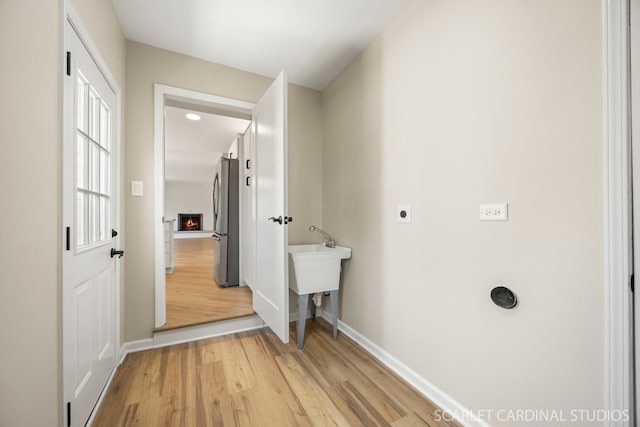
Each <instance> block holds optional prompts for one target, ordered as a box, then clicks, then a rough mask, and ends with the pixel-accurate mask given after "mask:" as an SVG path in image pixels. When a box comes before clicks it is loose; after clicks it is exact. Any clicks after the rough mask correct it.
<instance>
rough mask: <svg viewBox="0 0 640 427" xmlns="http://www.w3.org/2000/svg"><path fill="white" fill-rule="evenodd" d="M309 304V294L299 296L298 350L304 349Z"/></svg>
mask: <svg viewBox="0 0 640 427" xmlns="http://www.w3.org/2000/svg"><path fill="white" fill-rule="evenodd" d="M308 303H309V294H306V295H298V323H297V325H296V326H297V331H298V348H299V349H302V347H304V327H305V323H306V322H307V304H308Z"/></svg>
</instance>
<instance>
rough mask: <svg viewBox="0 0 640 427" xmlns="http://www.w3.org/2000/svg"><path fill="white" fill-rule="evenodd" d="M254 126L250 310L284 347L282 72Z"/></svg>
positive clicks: (284, 119)
mask: <svg viewBox="0 0 640 427" xmlns="http://www.w3.org/2000/svg"><path fill="white" fill-rule="evenodd" d="M252 126H254V133H253V135H254V138H255V147H256V151H257V153H256V162H255V163H256V172H255V178H256V196H257V197H256V217H257V218H256V219H257V235H256V274H255V282H254V286H253V287H252V291H253V309H254V311H255V312H256V313H257V314H258V315H259V316H260V317H261V318H262V319H263V320H264V321H265V323H266V324H267V325H268V326H269V327H270V328H271V329H272V330H273V332H275V334H276V335H277V336H278V337H280V339H281V340H282V341H283V342H284V343H288V342H289V276H288V274H289V256H288V253H287V245H288V233H287V223H288V222H289V221H288V217H287V215H288V210H287V76H286V73H285V72H284V71H283V72H281V73H280V75H279V76H278V77H277V78H276V79H275V81H274V82H273V84H272V85H271V87H269V89H268V90H267V91H266V92H265V94H264V95H263V96H262V98H261V99H260V101H258V103H257V104H256V106H255V108H254V110H253V120H252Z"/></svg>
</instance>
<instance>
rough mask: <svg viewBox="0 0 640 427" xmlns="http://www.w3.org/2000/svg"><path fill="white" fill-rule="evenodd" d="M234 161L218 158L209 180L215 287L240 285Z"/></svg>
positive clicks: (236, 190) (236, 175)
mask: <svg viewBox="0 0 640 427" xmlns="http://www.w3.org/2000/svg"><path fill="white" fill-rule="evenodd" d="M238 168H239V166H238V159H227V158H225V157H222V158H221V159H220V162H218V165H217V168H216V177H215V178H214V180H213V230H214V232H213V235H212V236H211V238H212V239H213V240H214V245H213V246H214V248H213V276H214V278H215V280H216V283H218V286H220V287H223V288H226V287H228V286H238V285H239V284H240V266H239V261H240V238H239V231H240V230H239V223H240V214H239V198H240V191H239V186H240V175H239V169H238Z"/></svg>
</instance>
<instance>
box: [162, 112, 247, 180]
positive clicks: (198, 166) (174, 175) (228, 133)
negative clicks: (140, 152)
mask: <svg viewBox="0 0 640 427" xmlns="http://www.w3.org/2000/svg"><path fill="white" fill-rule="evenodd" d="M189 112H190V110H183V109H181V108H175V107H165V172H164V173H165V180H166V181H182V182H207V183H209V182H213V178H214V176H215V165H216V163H217V162H218V160H219V159H220V156H221V155H222V153H226V152H228V151H229V147H230V146H231V144H232V143H233V140H234V139H235V137H236V135H237V134H238V133H243V132H244V131H245V130H246V129H247V127H248V126H249V123H250V121H249V120H244V119H236V118H233V117H225V116H218V115H215V114H207V113H202V112H196V113H197V114H198V115H199V116H200V117H201V120H199V121H193V120H189V119H187V118H186V117H185V114H186V113H189Z"/></svg>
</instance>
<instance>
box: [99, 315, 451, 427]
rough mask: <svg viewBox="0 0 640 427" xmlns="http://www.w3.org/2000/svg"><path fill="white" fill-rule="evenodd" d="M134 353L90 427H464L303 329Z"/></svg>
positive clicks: (381, 371)
mask: <svg viewBox="0 0 640 427" xmlns="http://www.w3.org/2000/svg"><path fill="white" fill-rule="evenodd" d="M306 329H307V332H306V336H305V348H304V349H303V350H297V348H296V345H295V342H296V337H295V324H294V323H292V324H291V340H290V342H289V344H288V345H284V344H282V343H281V342H280V341H279V340H278V338H277V337H276V336H275V335H274V334H273V333H272V332H271V331H270V330H268V329H261V330H258V331H251V332H244V333H240V334H234V335H227V336H224V337H217V338H212V339H208V340H203V341H197V342H192V343H187V344H181V345H177V346H171V347H165V348H160V349H154V350H148V351H142V352H138V353H132V354H129V355H128V356H127V358H126V359H125V360H124V362H123V364H122V365H121V366H120V367H119V368H118V371H117V372H116V374H115V377H114V379H113V381H112V383H111V385H110V386H109V389H108V390H107V392H106V395H105V398H104V400H103V402H102V405H101V407H100V409H99V411H98V413H97V414H96V418H95V421H94V423H93V426H95V427H102V426H105V427H117V426H150V427H153V426H176V427H178V426H179V427H192V426H197V427H199V426H277V427H280V426H312V425H313V426H316V425H317V426H325V425H331V426H389V425H391V426H394V427H408V426H423V427H424V426H431V427H436V426H437V427H444V426H459V424H457V423H453V422H445V421H436V419H437V418H438V416H437V415H436V414H437V412H436V409H437V407H436V406H435V405H434V404H433V403H432V402H431V401H429V400H427V399H425V398H424V397H423V396H422V395H420V394H418V393H417V392H416V391H415V390H414V389H412V388H411V387H410V386H409V385H407V384H406V383H405V382H404V381H402V380H401V379H400V378H399V377H397V376H396V375H395V374H393V373H392V372H391V371H389V370H388V369H387V368H386V367H384V366H383V365H382V364H380V363H379V362H378V361H377V360H375V359H373V357H372V356H371V355H370V354H368V353H367V352H365V351H364V350H363V349H362V348H360V347H359V346H358V345H357V344H355V343H354V342H353V341H351V340H350V339H348V338H347V337H345V336H344V335H340V336H339V337H338V340H337V341H334V340H333V339H332V338H331V332H330V330H329V324H328V323H327V322H325V321H324V320H321V319H317V320H315V321H311V320H308V321H307V328H306Z"/></svg>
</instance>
